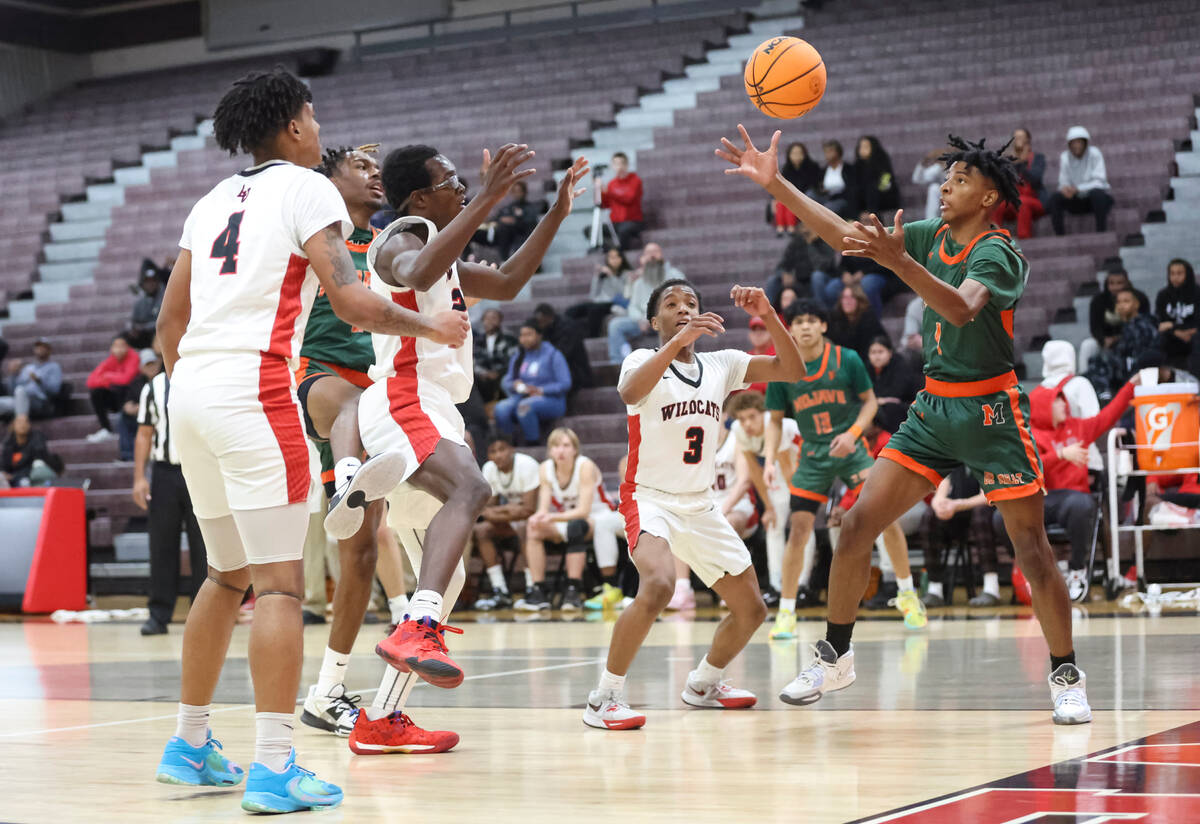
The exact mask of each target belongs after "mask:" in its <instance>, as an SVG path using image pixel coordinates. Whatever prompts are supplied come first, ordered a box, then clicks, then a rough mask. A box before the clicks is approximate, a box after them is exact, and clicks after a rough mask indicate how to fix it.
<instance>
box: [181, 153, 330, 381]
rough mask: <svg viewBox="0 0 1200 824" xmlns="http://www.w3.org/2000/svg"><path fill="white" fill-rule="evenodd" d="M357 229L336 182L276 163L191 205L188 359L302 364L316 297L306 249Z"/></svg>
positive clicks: (186, 238)
mask: <svg viewBox="0 0 1200 824" xmlns="http://www.w3.org/2000/svg"><path fill="white" fill-rule="evenodd" d="M334 224H340V225H341V234H342V238H343V239H345V238H346V237H348V236H349V235H350V232H351V231H352V230H353V228H354V226H353V224H352V223H351V222H350V215H349V214H348V213H347V211H346V204H345V202H344V201H343V200H342V196H341V195H340V194H338V190H337V189H336V188H334V185H333V184H332V183H330V182H329V179H328V178H326V177H324V176H322V175H319V174H317V173H316V172H314V171H312V170H311V169H305V168H302V167H300V166H295V165H293V164H291V163H288V162H287V161H284V160H273V161H269V162H267V163H263V164H260V165H258V166H254V167H252V168H250V169H246V170H245V171H242V172H238V173H237V174H235V175H233V176H232V177H228V178H226V179H225V180H222V181H221V182H220V183H218V184H217V185H216V186H215V187H214V188H213V189H212V191H210V192H209V193H208V194H206V195H205V196H204V197H202V198H201V199H200V200H199V202H197V203H196V205H195V206H193V207H192V211H191V213H190V214H189V215H188V217H187V221H186V222H185V223H184V224H183V234H182V236H181V237H180V240H179V246H180V247H181V248H183V249H187V250H189V251H190V252H191V255H192V270H191V318H190V320H189V321H188V327H187V331H186V332H185V333H184V335H183V338H182V339H181V340H180V342H179V354H180V355H181V356H183V357H186V356H188V355H194V354H199V353H204V352H216V353H221V352H243V353H259V352H261V353H264V354H271V355H278V356H280V357H281V358H284V359H286V360H287V361H288V362H289V366H290V368H292V369H294V368H295V359H296V356H297V354H298V353H299V351H300V344H301V339H302V337H303V335H304V327H305V324H306V323H307V321H308V314H309V311H310V310H311V309H312V303H313V298H314V297H315V296H316V293H317V285H318V284H317V276H316V275H315V274H314V273H313V271H312V269H311V268H309V265H308V258H307V256H306V255H305V253H304V244H305V243H307V242H308V240H309V239H310V238H312V237H313V236H314V235H316V234H317V233H318V232H320V231H322V230H323V229H325V228H326V227H327V226H331V225H334Z"/></svg>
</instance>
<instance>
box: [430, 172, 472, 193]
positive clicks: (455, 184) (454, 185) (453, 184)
mask: <svg viewBox="0 0 1200 824" xmlns="http://www.w3.org/2000/svg"><path fill="white" fill-rule="evenodd" d="M442 189H462V190H463V191H464V192H465V191H466V190H467V184H465V183H463V182H462V181H461V180H459V179H458V175H457V174H453V175H450V177H448V178H446V179H445V180H443V181H442V182H441V183H438V184H436V185H434V186H426V187H425V191H427V192H437V191H440V190H442Z"/></svg>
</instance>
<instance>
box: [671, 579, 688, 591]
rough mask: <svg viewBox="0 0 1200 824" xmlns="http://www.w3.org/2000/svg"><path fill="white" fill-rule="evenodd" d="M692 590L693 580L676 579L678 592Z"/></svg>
mask: <svg viewBox="0 0 1200 824" xmlns="http://www.w3.org/2000/svg"><path fill="white" fill-rule="evenodd" d="M691 588H692V579H691V578H676V579H675V591H676V592H687V591H688V590H690V589H691Z"/></svg>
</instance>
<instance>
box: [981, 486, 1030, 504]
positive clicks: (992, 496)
mask: <svg viewBox="0 0 1200 824" xmlns="http://www.w3.org/2000/svg"><path fill="white" fill-rule="evenodd" d="M1038 492H1045V488H1044V487H1043V486H1042V483H1041V482H1040V481H1030V482H1029V483H1027V484H1021V485H1020V486H1009V487H1005V488H1004V489H996V490H993V491H991V492H986V493H984V497H985V498H987V499H988V503H993V502H995V501H1011V500H1013V499H1014V498H1028V497H1029V496H1030V495H1034V494H1037V493H1038Z"/></svg>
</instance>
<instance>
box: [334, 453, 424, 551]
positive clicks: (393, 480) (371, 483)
mask: <svg viewBox="0 0 1200 824" xmlns="http://www.w3.org/2000/svg"><path fill="white" fill-rule="evenodd" d="M407 465H408V461H407V459H406V458H405V456H404V455H403V453H401V452H395V451H393V452H381V453H380V454H378V455H372V456H371V457H370V458H368V459H367V460H366V462H365V463H363V464H362V465H361V466H359V467H358V470H357V471H356V472H355V473H354V476H353V477H352V478H351V479H350V480H349V481H348V482H343V483H342V485H341V486H339V487H338V490H337V492H335V493H334V495H333V497H332V498H330V499H329V513H328V514H327V515H326V516H325V531H326V532H328V533H329V534H330V536H332V537H333V538H334V539H335V540H338V541H344V540H346V539H347V538H350V537H353V535H354V533H356V532H358V530H359V528H360V527H361V526H362V522H363V515H365V514H366V511H367V506H369V505H370V503H371V502H372V501H377V500H379V499H380V498H382V497H384V496H385V495H387V494H388V493H389V492H391V491H392V490H393V489H395V488H396V487H397V486H398V485H399V484H400V481H401V479H402V478H403V477H404V471H405V469H406V467H407Z"/></svg>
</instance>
